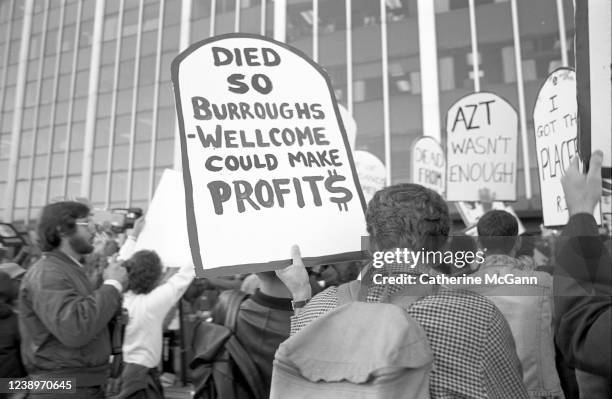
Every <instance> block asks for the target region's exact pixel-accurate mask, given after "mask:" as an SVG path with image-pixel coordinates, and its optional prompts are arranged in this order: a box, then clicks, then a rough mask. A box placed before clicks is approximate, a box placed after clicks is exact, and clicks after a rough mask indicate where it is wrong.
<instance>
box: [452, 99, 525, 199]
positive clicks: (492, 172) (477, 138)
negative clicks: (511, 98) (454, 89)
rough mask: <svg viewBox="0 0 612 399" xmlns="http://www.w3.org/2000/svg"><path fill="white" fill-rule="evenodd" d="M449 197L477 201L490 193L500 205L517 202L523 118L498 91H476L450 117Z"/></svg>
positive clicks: (454, 108)
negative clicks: (485, 191)
mask: <svg viewBox="0 0 612 399" xmlns="http://www.w3.org/2000/svg"><path fill="white" fill-rule="evenodd" d="M446 135H447V136H446V137H447V145H446V153H447V159H446V162H447V169H446V170H447V172H446V199H447V200H448V201H478V200H479V194H478V191H479V190H481V189H485V188H486V189H489V191H490V192H491V195H492V196H493V197H494V198H495V199H496V200H498V201H516V181H517V180H516V179H517V170H516V163H517V145H518V136H517V135H518V116H517V114H516V111H515V110H514V108H512V106H511V105H510V104H509V103H508V102H507V101H506V100H504V99H503V98H501V97H499V96H498V95H496V94H493V93H486V92H480V93H473V94H470V95H467V96H465V97H463V98H461V99H460V100H459V101H457V102H456V103H454V104H453V105H452V106H451V107H450V109H449V110H448V113H447V114H446Z"/></svg>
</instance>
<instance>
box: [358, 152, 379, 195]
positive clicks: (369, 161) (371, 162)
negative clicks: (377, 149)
mask: <svg viewBox="0 0 612 399" xmlns="http://www.w3.org/2000/svg"><path fill="white" fill-rule="evenodd" d="M353 156H354V157H355V167H356V168H357V175H358V176H359V183H360V184H361V190H363V196H364V198H365V201H366V203H368V202H370V200H371V199H372V197H373V196H374V193H376V192H377V191H378V190H380V189H381V188H383V187H385V176H386V169H385V164H383V163H382V161H381V160H380V159H378V157H376V155H374V154H371V153H369V152H367V151H355V152H354V154H353Z"/></svg>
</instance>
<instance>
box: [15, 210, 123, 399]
mask: <svg viewBox="0 0 612 399" xmlns="http://www.w3.org/2000/svg"><path fill="white" fill-rule="evenodd" d="M37 231H38V240H39V245H40V247H41V250H42V251H43V255H42V257H41V259H40V260H39V261H38V262H36V264H34V265H33V266H32V267H31V268H30V269H29V270H28V271H27V273H26V275H25V277H24V279H23V282H22V285H21V289H20V292H19V299H20V302H19V329H20V333H21V353H22V357H23V360H24V365H25V367H26V370H27V371H28V374H29V376H30V377H31V378H35V379H44V380H49V379H71V380H72V381H71V383H70V385H71V393H66V396H67V397H68V395H70V396H69V397H70V398H75V399H76V398H103V397H104V387H105V383H106V379H107V374H108V368H109V357H110V353H111V345H110V337H109V330H108V327H107V325H108V323H109V321H110V320H111V319H112V317H113V316H114V314H115V313H116V312H117V310H118V309H119V306H120V303H121V294H122V292H123V290H124V289H125V288H127V287H126V285H127V273H126V271H125V269H124V268H123V267H122V266H121V265H119V264H116V263H114V264H111V265H110V266H109V267H108V268H107V269H106V270H105V271H104V283H103V284H102V286H101V287H100V288H98V289H94V287H93V286H92V284H91V282H90V281H89V279H88V278H87V275H86V274H85V270H84V268H83V265H82V264H81V262H82V258H83V256H84V255H86V254H88V253H91V252H92V251H93V249H94V247H93V239H94V237H95V233H96V225H95V223H94V222H93V221H92V220H91V215H90V209H89V207H88V206H87V205H85V204H82V203H79V202H68V201H67V202H57V203H52V204H49V205H47V206H45V207H44V208H43V210H42V212H41V215H40V218H39V220H38V226H37ZM67 385H68V384H64V385H63V386H64V389H67V388H66V387H67ZM59 391H61V390H59ZM61 396H63V394H61V393H58V392H53V393H43V392H38V393H37V392H31V393H30V396H29V397H32V398H40V397H53V398H57V397H61Z"/></svg>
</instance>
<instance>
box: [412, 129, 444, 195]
mask: <svg viewBox="0 0 612 399" xmlns="http://www.w3.org/2000/svg"><path fill="white" fill-rule="evenodd" d="M410 161H411V162H410V171H411V173H410V174H411V176H412V182H413V183H416V184H420V185H422V186H424V187H427V188H429V189H432V190H434V191H435V192H437V193H438V194H440V195H441V196H442V197H444V193H445V191H446V154H444V150H443V149H442V147H441V146H440V143H438V142H437V141H436V139H434V138H433V137H429V136H424V137H419V138H418V139H416V140H415V141H414V143H413V144H412V149H411V152H410Z"/></svg>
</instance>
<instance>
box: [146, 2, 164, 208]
mask: <svg viewBox="0 0 612 399" xmlns="http://www.w3.org/2000/svg"><path fill="white" fill-rule="evenodd" d="M165 6H166V0H160V2H159V16H158V18H157V47H156V49H155V86H154V88H153V115H152V117H151V156H150V158H149V193H148V197H147V198H148V200H149V203H150V202H151V200H152V199H153V190H154V188H155V161H156V158H157V126H158V123H157V119H158V113H159V85H160V84H161V82H160V77H161V59H162V40H163V38H164V8H165Z"/></svg>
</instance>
